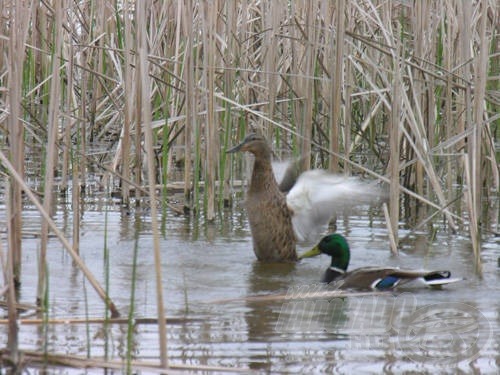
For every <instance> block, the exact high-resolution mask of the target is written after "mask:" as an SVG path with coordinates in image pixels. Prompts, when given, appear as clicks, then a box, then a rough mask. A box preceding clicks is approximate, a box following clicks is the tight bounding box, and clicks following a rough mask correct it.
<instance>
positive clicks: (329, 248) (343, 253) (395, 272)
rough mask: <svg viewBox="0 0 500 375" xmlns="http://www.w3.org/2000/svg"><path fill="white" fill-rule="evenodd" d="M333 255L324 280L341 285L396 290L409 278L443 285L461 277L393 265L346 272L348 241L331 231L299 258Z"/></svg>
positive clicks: (348, 258) (348, 254) (443, 272)
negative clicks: (456, 277)
mask: <svg viewBox="0 0 500 375" xmlns="http://www.w3.org/2000/svg"><path fill="white" fill-rule="evenodd" d="M321 253H323V254H327V255H329V256H331V258H332V261H331V265H330V267H328V268H327V269H326V271H325V274H324V275H323V279H322V282H325V283H331V282H336V283H337V282H338V283H339V284H338V285H339V288H342V289H349V288H357V289H378V290H387V289H393V288H395V287H397V286H399V285H403V284H405V283H408V282H410V281H415V280H419V281H421V282H423V283H424V284H425V285H427V286H432V287H436V286H441V285H444V284H450V283H453V282H456V281H460V280H461V279H453V278H451V277H450V276H451V272H450V271H423V270H404V269H399V268H393V267H362V268H357V269H355V270H353V271H347V267H348V266H349V260H350V256H351V253H350V250H349V244H348V243H347V240H346V239H345V237H344V236H342V235H340V234H337V233H335V234H329V235H328V236H325V237H323V238H322V239H321V241H320V242H319V243H318V244H317V245H316V246H315V247H313V248H312V249H311V250H309V251H308V252H306V253H304V254H302V255H301V256H300V258H301V259H302V258H309V257H313V256H316V255H319V254H321Z"/></svg>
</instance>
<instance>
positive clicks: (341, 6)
mask: <svg viewBox="0 0 500 375" xmlns="http://www.w3.org/2000/svg"><path fill="white" fill-rule="evenodd" d="M345 8H346V5H345V0H339V1H337V8H336V10H335V12H336V15H335V25H336V29H335V30H336V35H335V50H334V54H333V56H332V58H331V67H332V68H333V69H332V70H331V71H332V83H331V85H332V86H331V90H332V91H331V94H330V95H331V98H332V101H331V103H329V105H330V117H329V130H330V139H329V141H330V142H329V145H330V148H329V149H330V151H331V152H332V153H331V154H330V155H332V156H331V157H330V163H329V164H330V166H329V169H330V170H331V171H332V172H337V171H338V169H339V166H338V163H339V161H338V158H336V157H335V156H334V155H335V154H338V153H339V142H340V140H339V133H340V126H341V124H342V116H341V113H342V92H343V90H342V88H343V84H344V79H343V77H344V38H345ZM333 40H334V39H333V38H332V42H333ZM332 50H333V48H332ZM346 150H348V149H346Z"/></svg>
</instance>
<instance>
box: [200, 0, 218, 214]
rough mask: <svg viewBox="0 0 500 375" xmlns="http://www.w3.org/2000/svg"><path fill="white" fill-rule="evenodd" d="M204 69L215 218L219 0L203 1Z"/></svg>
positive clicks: (208, 176)
mask: <svg viewBox="0 0 500 375" xmlns="http://www.w3.org/2000/svg"><path fill="white" fill-rule="evenodd" d="M202 11H203V28H204V33H203V39H204V45H205V48H204V53H203V69H204V71H205V76H204V80H205V84H206V88H207V91H206V98H205V100H206V104H205V105H206V108H207V117H206V123H205V156H206V161H205V194H206V195H205V199H206V218H207V220H209V221H213V220H214V219H215V179H216V176H217V165H218V163H217V159H218V154H219V152H220V151H219V150H220V149H219V146H218V137H217V136H218V134H217V124H216V122H215V100H214V99H215V97H214V92H215V61H216V54H217V45H216V33H217V15H218V11H219V2H218V1H214V2H211V3H203V6H202Z"/></svg>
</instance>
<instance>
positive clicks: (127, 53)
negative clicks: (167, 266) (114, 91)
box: [120, 0, 135, 205]
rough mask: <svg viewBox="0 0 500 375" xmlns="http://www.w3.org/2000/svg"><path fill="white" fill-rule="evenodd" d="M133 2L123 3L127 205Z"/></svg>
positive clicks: (125, 193)
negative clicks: (131, 9)
mask: <svg viewBox="0 0 500 375" xmlns="http://www.w3.org/2000/svg"><path fill="white" fill-rule="evenodd" d="M131 6H132V5H131V4H130V1H129V0H125V1H124V3H123V23H124V37H123V40H124V46H123V90H124V95H125V100H124V103H123V104H124V108H123V128H122V134H121V141H122V142H121V174H122V176H123V177H124V179H122V180H120V181H121V190H122V191H121V196H122V201H123V203H125V204H126V205H129V204H130V186H129V184H128V183H127V180H130V141H131V135H130V129H131V127H132V119H133V115H134V110H133V109H134V102H133V98H134V96H133V92H134V87H133V84H134V82H135V80H134V71H133V70H132V67H131V65H132V46H133V36H132V26H131V19H130V18H131V17H130V15H131V14H132V12H131V11H130V8H131Z"/></svg>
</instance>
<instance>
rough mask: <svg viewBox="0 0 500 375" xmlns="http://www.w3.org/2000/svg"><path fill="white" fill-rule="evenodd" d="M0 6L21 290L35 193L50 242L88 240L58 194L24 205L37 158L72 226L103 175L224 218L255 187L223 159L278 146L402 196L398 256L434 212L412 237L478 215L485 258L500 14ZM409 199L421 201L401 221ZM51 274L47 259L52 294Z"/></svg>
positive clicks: (474, 228) (487, 9) (273, 4)
mask: <svg viewBox="0 0 500 375" xmlns="http://www.w3.org/2000/svg"><path fill="white" fill-rule="evenodd" d="M139 4H140V6H138V5H139ZM0 5H1V6H0V9H2V12H3V16H4V17H5V19H8V20H9V22H4V23H1V24H0V35H1V36H2V37H1V38H0V44H1V47H2V50H3V51H6V53H5V54H3V55H2V56H0V69H1V70H0V80H1V81H0V82H1V86H2V87H3V89H2V90H0V99H1V100H0V103H1V104H0V106H2V108H1V109H2V111H1V115H0V116H1V117H0V118H1V119H2V123H1V127H0V132H1V134H0V142H2V149H1V150H0V158H1V161H2V166H3V169H4V170H5V171H6V172H7V173H8V174H9V175H10V176H11V178H10V179H9V181H10V183H9V185H8V189H9V194H6V196H7V198H8V201H7V206H8V209H9V212H10V213H11V214H10V215H9V221H8V249H9V252H10V256H11V258H10V259H12V265H11V267H12V268H11V269H10V270H9V271H8V272H6V274H8V275H9V274H10V273H9V272H12V274H13V275H14V278H15V279H16V280H17V281H19V280H20V275H21V268H20V259H21V253H20V252H21V248H22V247H21V227H22V222H21V220H20V218H21V215H20V213H21V210H22V193H21V191H22V190H25V191H26V194H27V196H28V198H29V199H30V200H31V201H32V202H33V203H34V204H36V205H37V207H38V209H39V210H40V211H41V212H42V215H43V216H44V221H43V227H42V238H45V237H44V236H46V235H44V233H47V232H48V230H49V227H50V228H51V229H52V230H53V231H55V232H56V234H57V235H58V236H60V238H61V241H62V242H63V244H64V246H65V248H67V249H68V251H69V252H70V254H72V256H73V257H74V258H75V259H78V255H77V251H78V236H79V233H78V225H75V229H74V232H73V242H72V243H70V242H69V241H67V240H66V239H65V238H64V237H62V233H60V232H58V231H57V228H55V225H54V223H53V222H52V221H51V220H50V214H53V212H51V210H52V207H53V204H52V202H51V194H43V200H42V203H40V202H38V199H37V197H36V196H35V195H33V194H30V193H31V192H30V191H28V188H29V187H28V186H26V181H27V177H29V174H30V173H32V171H31V170H27V171H25V165H24V161H25V154H28V155H30V154H34V153H35V152H36V150H43V158H41V159H40V160H38V161H35V163H36V162H38V163H39V164H38V165H35V166H33V168H31V169H32V170H33V171H43V179H44V183H43V186H42V189H43V191H47V192H51V191H52V190H53V186H54V173H56V172H55V171H57V174H58V175H59V176H61V178H62V181H61V187H62V188H63V189H64V188H66V187H68V186H71V187H72V188H71V189H68V190H67V191H68V192H70V193H71V194H72V199H73V201H72V202H73V209H74V212H75V220H74V223H78V217H79V212H78V208H79V204H80V199H79V193H80V191H84V190H85V187H86V184H87V183H86V181H87V178H88V177H89V174H90V173H99V174H103V176H104V178H103V181H105V182H106V181H109V182H111V183H112V188H113V189H116V190H118V191H119V193H120V194H121V197H122V199H123V202H124V203H126V204H129V203H131V202H132V201H135V202H137V203H142V197H143V195H144V194H147V195H149V198H150V199H149V202H151V203H152V206H153V207H155V204H154V202H156V197H155V195H156V190H155V187H156V186H157V184H160V187H161V188H162V190H161V191H162V197H161V198H162V201H163V202H164V207H165V204H168V199H169V197H170V193H169V191H168V190H167V189H166V184H167V182H168V181H175V180H176V179H179V178H182V180H183V186H184V188H183V193H184V197H185V202H184V204H185V206H186V208H188V209H191V211H192V212H194V213H195V215H200V214H203V215H204V217H205V218H206V219H207V220H214V219H216V217H217V211H218V210H220V208H221V207H223V202H224V201H226V202H229V201H230V198H231V190H232V189H231V184H232V181H233V180H234V179H235V178H241V175H239V174H238V172H239V171H238V170H236V169H235V165H238V164H239V163H241V160H242V159H241V158H240V157H239V156H238V157H236V158H235V159H236V160H232V159H231V158H228V156H227V155H226V154H225V153H224V151H225V149H227V148H228V147H229V146H230V145H232V144H234V143H236V142H239V141H240V140H241V139H242V137H243V136H244V134H245V133H247V132H249V131H259V132H262V133H263V134H265V135H266V136H267V137H268V138H269V140H270V141H272V144H273V149H274V150H275V152H276V154H277V156H279V157H282V156H284V157H287V156H303V155H309V154H310V155H311V157H310V158H307V163H308V164H311V166H312V167H324V168H330V169H332V170H339V171H344V172H349V171H352V173H361V172H362V173H365V174H371V175H373V176H377V177H379V178H380V179H381V180H383V181H385V182H386V183H390V186H391V192H392V194H391V199H390V202H389V203H390V204H389V212H390V214H389V215H388V216H389V217H390V220H391V223H392V225H391V226H390V228H391V230H392V234H393V236H394V239H395V242H397V229H398V223H399V222H400V221H401V220H407V221H411V220H412V218H413V217H415V216H416V215H420V216H421V217H418V221H417V222H415V223H411V222H410V224H412V225H418V224H419V222H420V223H423V222H426V219H427V218H428V217H431V216H432V215H433V214H435V212H436V210H438V211H439V212H441V213H442V216H444V217H445V218H446V221H447V223H448V226H449V228H450V229H451V230H452V231H457V230H463V226H462V219H461V217H462V216H463V214H464V213H465V216H466V220H465V221H466V223H467V225H468V228H467V229H469V231H470V235H471V239H472V243H473V248H474V252H475V254H476V256H477V255H478V254H479V238H480V231H479V229H480V228H479V222H480V221H481V220H482V218H483V217H485V216H486V212H485V210H484V205H483V204H482V203H483V201H484V199H488V200H490V201H492V202H493V204H495V202H494V201H493V200H494V199H495V198H496V197H497V195H496V192H498V190H499V171H498V155H497V153H496V149H495V147H498V146H496V145H497V143H498V132H499V130H498V128H499V122H500V120H499V115H498V113H499V112H500V111H499V106H500V99H499V97H500V95H499V78H498V77H499V66H500V64H499V59H500V55H499V50H498V27H497V25H498V24H499V12H500V9H499V7H498V5H496V4H495V3H494V2H490V1H486V0H477V1H470V2H469V1H466V2H450V1H449V2H442V1H438V0H422V1H414V2H407V1H382V0H371V1H369V0H366V1H354V0H342V1H338V2H331V1H327V0H313V1H291V2H290V1H286V0H277V1H270V2H262V1H252V0H250V1H214V2H210V3H209V2H203V1H202V2H195V1H192V0H186V1H179V2H176V1H165V2H152V1H144V2H140V3H138V2H132V1H123V2H116V1H107V0H105V1H101V2H77V1H73V0H63V1H60V2H32V3H29V2H17V1H4V0H0ZM136 5H137V8H136ZM7 159H8V160H7ZM179 166H180V167H181V170H182V175H181V176H180V177H179V174H176V168H177V167H179ZM389 166H390V168H389ZM27 175H28V176H27ZM37 177H40V176H37ZM70 180H71V181H70ZM217 184H218V185H217ZM43 191H42V193H43ZM464 192H466V193H465V194H464ZM400 193H402V194H404V195H405V196H407V195H408V196H411V197H412V198H414V199H415V200H416V201H418V202H420V203H419V204H417V205H406V204H404V205H401V207H400V206H399V200H400V197H401V194H400ZM165 202H166V203H165ZM460 203H465V204H460ZM496 204H497V206H493V207H494V208H495V207H496V209H497V210H498V202H496ZM169 207H170V206H169ZM427 211H429V212H427ZM462 211H464V212H462ZM496 216H498V215H493V222H492V223H491V224H490V227H491V228H492V229H494V230H498V229H496V228H495V225H498V223H497V222H495V220H498V217H496ZM152 217H154V218H156V215H152ZM495 217H496V219H495ZM153 227H154V228H156V225H154V226H153ZM45 242H46V240H42V247H41V248H42V255H43V251H44V250H43V249H44V248H45V246H46V245H45V244H44V243H45ZM155 248H156V245H155ZM155 251H156V250H155ZM478 259H479V258H478ZM157 261H158V260H157ZM9 264H10V263H9ZM79 265H80V267H82V268H83V269H84V273H85V274H86V276H87V277H88V278H89V280H91V284H92V286H93V287H94V288H95V289H96V290H98V292H99V294H100V295H101V297H102V298H103V300H104V301H106V303H108V304H109V306H110V308H113V307H114V306H113V304H112V301H111V300H109V297H107V295H106V293H105V292H104V291H103V290H102V289H101V288H100V286H99V285H97V284H96V283H95V282H94V281H92V275H91V274H90V272H89V271H88V270H86V269H85V265H84V264H83V263H81V262H79ZM43 270H44V260H43V256H42V257H41V262H40V275H41V276H40V282H39V285H40V288H39V297H42V296H43V295H44V293H43V285H44V280H43V279H44V276H43ZM157 281H158V282H159V284H161V281H160V280H157ZM160 301H161V296H160V295H159V296H158V302H159V305H162V303H160ZM114 313H117V312H114ZM160 316H162V314H160ZM159 321H161V319H159ZM162 345H166V343H163V344H162ZM166 362H167V361H166V358H162V363H163V364H164V365H166Z"/></svg>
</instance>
